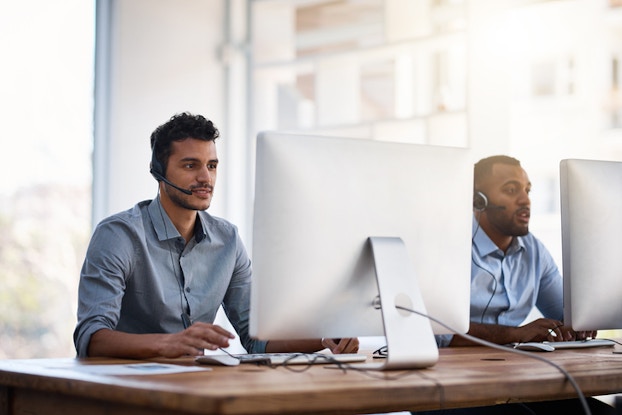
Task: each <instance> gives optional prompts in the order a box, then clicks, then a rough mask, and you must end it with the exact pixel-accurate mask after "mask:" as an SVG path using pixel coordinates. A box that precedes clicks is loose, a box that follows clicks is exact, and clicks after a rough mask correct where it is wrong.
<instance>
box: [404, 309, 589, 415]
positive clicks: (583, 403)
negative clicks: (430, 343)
mask: <svg viewBox="0 0 622 415" xmlns="http://www.w3.org/2000/svg"><path fill="white" fill-rule="evenodd" d="M395 308H397V309H399V310H403V311H408V312H410V313H413V314H417V315H419V316H421V317H425V318H427V319H429V320H432V321H434V322H435V323H437V324H440V325H441V326H443V327H445V328H446V329H447V330H449V331H451V332H452V333H454V334H455V335H457V336H460V337H462V338H464V339H466V340H469V341H472V342H473V343H477V344H479V345H482V346H486V347H490V348H493V349H497V350H502V351H504V352H511V353H516V354H519V355H522V356H526V357H529V358H531V359H535V360H539V361H541V362H544V363H547V364H549V365H551V366H553V367H554V368H555V369H557V370H559V371H560V372H561V373H562V374H563V375H564V376H565V377H566V379H567V380H568V381H569V382H570V384H571V385H572V387H573V388H574V389H575V391H576V392H577V395H578V397H579V401H580V402H581V406H582V407H583V411H584V412H585V414H586V415H592V411H591V410H590V407H589V405H588V403H587V400H586V399H585V395H584V394H583V391H582V390H581V388H579V385H578V384H577V382H576V381H575V380H574V378H573V377H572V376H571V375H570V373H568V371H567V370H566V369H564V368H563V367H561V366H560V365H558V364H557V363H555V362H552V361H550V360H548V359H546V358H544V357H541V356H539V355H537V354H533V353H529V352H525V351H523V350H517V349H514V348H511V347H507V346H503V345H500V344H496V343H492V342H489V341H486V340H482V339H480V338H477V337H474V336H471V335H469V334H466V333H460V332H459V331H458V330H455V329H453V328H452V327H450V326H448V325H447V324H445V323H443V322H442V321H440V320H438V319H436V318H434V317H432V316H429V315H427V314H425V313H422V312H420V311H417V310H413V309H412V308H408V307H404V306H401V305H396V306H395Z"/></svg>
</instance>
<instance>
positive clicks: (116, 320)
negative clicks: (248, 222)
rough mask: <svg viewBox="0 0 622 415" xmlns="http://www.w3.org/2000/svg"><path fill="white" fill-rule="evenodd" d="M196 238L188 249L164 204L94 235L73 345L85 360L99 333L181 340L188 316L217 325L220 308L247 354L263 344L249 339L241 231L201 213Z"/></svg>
mask: <svg viewBox="0 0 622 415" xmlns="http://www.w3.org/2000/svg"><path fill="white" fill-rule="evenodd" d="M197 215H198V216H197V219H198V220H197V225H196V228H195V232H194V238H193V239H192V240H191V241H189V242H188V244H186V243H185V241H184V239H183V237H181V235H180V234H179V232H178V231H177V229H176V228H175V227H174V225H173V223H172V222H171V221H170V219H169V218H168V216H167V214H166V212H165V211H164V209H163V208H162V206H161V204H160V199H159V197H158V198H156V199H154V200H153V201H144V202H141V203H138V204H137V205H136V206H134V207H133V208H132V209H129V210H127V211H124V212H121V213H118V214H116V215H113V216H111V217H109V218H107V219H104V220H103V221H102V222H101V223H100V224H99V225H98V226H97V227H96V229H95V231H94V233H93V236H92V238H91V242H90V244H89V248H88V251H87V253H86V259H85V260H84V264H83V266H82V271H81V274H80V286H79V292H78V323H77V326H76V329H75V331H74V344H75V347H76V350H77V352H78V356H79V357H85V356H87V351H88V345H89V342H90V339H91V336H92V335H93V333H95V332H96V331H98V330H101V329H112V330H118V331H123V332H126V333H175V332H178V331H181V330H183V328H184V326H183V321H182V318H181V314H182V312H185V313H188V314H189V315H190V318H191V319H192V321H202V322H206V323H213V321H214V318H215V316H216V312H217V311H218V307H219V306H220V305H222V306H223V309H224V311H225V314H226V315H227V317H228V318H229V320H230V321H231V324H232V325H233V327H234V328H235V330H236V332H237V333H238V335H239V336H240V341H241V343H242V345H243V346H244V347H245V348H246V350H247V351H249V352H252V353H262V352H264V351H265V342H260V341H256V340H253V339H251V338H250V336H249V334H248V318H249V308H250V284H251V274H252V271H251V262H250V259H249V258H248V255H247V253H246V250H245V248H244V245H243V244H242V241H241V239H240V237H239V234H238V232H237V228H236V227H235V226H234V225H232V224H231V223H229V222H227V221H225V220H224V219H221V218H216V217H213V216H211V215H209V214H208V213H207V212H204V211H199V212H197Z"/></svg>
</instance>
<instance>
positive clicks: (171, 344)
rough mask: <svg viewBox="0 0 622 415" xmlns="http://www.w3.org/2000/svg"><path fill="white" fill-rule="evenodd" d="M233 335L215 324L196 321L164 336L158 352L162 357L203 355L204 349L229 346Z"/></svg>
mask: <svg viewBox="0 0 622 415" xmlns="http://www.w3.org/2000/svg"><path fill="white" fill-rule="evenodd" d="M233 338H235V336H234V335H233V334H232V333H230V332H228V331H227V330H225V329H223V328H222V327H220V326H217V325H215V324H207V323H201V322H197V323H194V324H193V325H191V326H190V327H188V328H187V329H185V330H184V331H180V332H179V333H174V334H169V335H167V336H164V337H163V338H162V339H161V341H160V343H159V344H158V348H159V350H158V354H159V355H160V356H163V357H179V356H184V355H190V356H198V355H203V353H204V349H208V350H216V349H218V348H219V347H223V348H226V347H229V340H231V339H233Z"/></svg>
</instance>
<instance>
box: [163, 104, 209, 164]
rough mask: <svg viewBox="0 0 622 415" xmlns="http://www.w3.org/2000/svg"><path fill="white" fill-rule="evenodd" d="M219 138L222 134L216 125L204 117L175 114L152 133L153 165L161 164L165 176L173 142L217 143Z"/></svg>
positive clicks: (183, 113)
mask: <svg viewBox="0 0 622 415" xmlns="http://www.w3.org/2000/svg"><path fill="white" fill-rule="evenodd" d="M219 136H220V132H219V131H218V129H217V128H216V127H215V126H214V123H212V122H211V121H210V120H208V119H207V118H205V117H204V116H202V115H194V114H191V113H189V112H182V113H180V114H175V115H173V116H172V117H171V118H170V119H169V120H168V121H167V122H166V123H164V124H162V125H160V126H159V127H158V128H156V129H155V131H154V132H153V133H151V151H152V160H153V161H152V164H153V162H154V161H155V162H157V163H159V165H160V166H161V168H162V172H161V173H162V174H164V172H165V171H166V166H167V164H168V158H169V156H170V155H171V143H172V142H173V141H183V140H185V139H187V138H194V139H196V140H204V141H215V140H216V139H217V138H218V137H219Z"/></svg>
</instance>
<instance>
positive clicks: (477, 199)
mask: <svg viewBox="0 0 622 415" xmlns="http://www.w3.org/2000/svg"><path fill="white" fill-rule="evenodd" d="M473 209H475V210H477V211H479V212H483V211H484V210H487V209H499V210H503V209H505V206H499V205H493V204H492V203H490V202H488V197H487V196H486V195H485V194H484V193H483V192H480V191H479V190H478V191H476V192H474V193H473Z"/></svg>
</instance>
